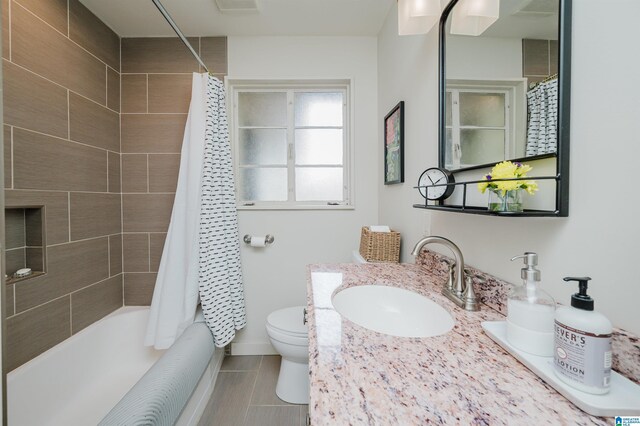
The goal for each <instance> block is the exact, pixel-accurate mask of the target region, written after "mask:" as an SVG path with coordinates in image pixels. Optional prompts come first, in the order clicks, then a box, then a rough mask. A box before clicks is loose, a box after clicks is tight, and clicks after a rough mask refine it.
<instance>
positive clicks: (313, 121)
mask: <svg viewBox="0 0 640 426" xmlns="http://www.w3.org/2000/svg"><path fill="white" fill-rule="evenodd" d="M343 102H344V100H343V96H342V93H315V92H305V93H299V92H298V93H296V94H295V100H294V104H295V120H294V121H295V126H296V127H307V126H314V127H341V126H342V125H343V121H342V120H343V117H342V115H343V114H342V111H343V108H342V106H343Z"/></svg>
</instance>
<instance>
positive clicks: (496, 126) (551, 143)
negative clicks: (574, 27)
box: [439, 0, 571, 172]
mask: <svg viewBox="0 0 640 426" xmlns="http://www.w3.org/2000/svg"><path fill="white" fill-rule="evenodd" d="M466 1H467V0H451V2H450V3H449V4H448V5H447V6H446V7H445V9H444V11H443V13H442V16H441V20H440V45H439V49H440V50H439V60H440V68H439V83H440V95H439V102H440V105H439V108H440V114H439V115H440V116H439V166H440V167H444V168H447V169H449V170H451V171H454V172H456V171H463V170H472V169H477V168H483V167H488V166H491V165H493V164H496V163H498V162H500V161H504V160H516V161H530V160H535V159H540V158H547V157H556V156H557V157H558V158H559V159H561V158H563V157H567V158H568V150H569V101H570V99H569V96H570V75H571V69H570V68H571V38H570V31H571V0H502V1H500V2H499V4H500V6H499V17H498V18H497V20H496V21H495V22H493V23H492V24H491V25H490V26H489V27H488V28H486V29H485V30H484V31H482V32H481V34H477V35H475V34H474V35H469V32H470V31H469V29H468V28H467V29H465V28H464V26H463V25H462V26H461V25H460V22H461V18H460V16H462V15H463V14H464V12H465V10H464V9H465V8H466V5H465V2H466ZM491 1H493V2H498V0H491ZM487 2H489V1H487ZM476 3H477V2H476ZM456 18H457V19H458V21H457V22H455V20H456ZM465 32H466V34H465ZM471 32H473V31H471Z"/></svg>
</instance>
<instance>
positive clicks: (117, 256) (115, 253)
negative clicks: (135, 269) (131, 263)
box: [109, 234, 122, 276]
mask: <svg viewBox="0 0 640 426" xmlns="http://www.w3.org/2000/svg"><path fill="white" fill-rule="evenodd" d="M109 272H110V274H111V276H114V275H118V274H121V273H122V234H118V235H111V236H109Z"/></svg>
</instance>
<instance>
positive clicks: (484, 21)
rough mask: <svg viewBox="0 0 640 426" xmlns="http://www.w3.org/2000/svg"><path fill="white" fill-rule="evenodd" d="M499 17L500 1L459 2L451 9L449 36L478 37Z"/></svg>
mask: <svg viewBox="0 0 640 426" xmlns="http://www.w3.org/2000/svg"><path fill="white" fill-rule="evenodd" d="M499 17H500V0H460V1H459V2H458V3H457V4H456V6H455V7H454V8H453V18H452V19H451V34H460V35H469V36H479V35H480V34H482V33H483V32H485V30H486V29H487V28H489V27H490V26H491V25H493V23H494V22H496V21H497V20H498V18H499Z"/></svg>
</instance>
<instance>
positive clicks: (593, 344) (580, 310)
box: [554, 277, 613, 394]
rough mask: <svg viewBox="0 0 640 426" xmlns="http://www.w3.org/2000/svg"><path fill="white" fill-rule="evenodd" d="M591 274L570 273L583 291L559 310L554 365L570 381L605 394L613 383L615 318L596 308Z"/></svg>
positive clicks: (558, 374) (581, 388) (585, 389)
mask: <svg viewBox="0 0 640 426" xmlns="http://www.w3.org/2000/svg"><path fill="white" fill-rule="evenodd" d="M590 279H591V278H589V277H581V278H574V277H566V278H564V280H565V281H567V282H569V281H578V283H579V288H580V290H579V292H578V293H576V294H574V295H573V296H571V307H567V306H563V307H559V308H558V309H557V310H556V320H555V351H554V369H555V372H556V375H557V376H558V377H559V378H560V379H561V380H562V381H563V382H565V383H567V384H568V385H570V386H572V387H574V388H576V389H578V390H581V391H583V392H588V393H592V394H605V393H607V392H609V389H610V386H611V333H612V331H613V327H612V326H611V322H609V320H608V319H607V318H606V317H605V316H604V315H602V314H601V313H599V312H596V311H594V310H593V299H592V298H591V297H590V296H589V295H588V294H587V286H588V282H589V280H590Z"/></svg>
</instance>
